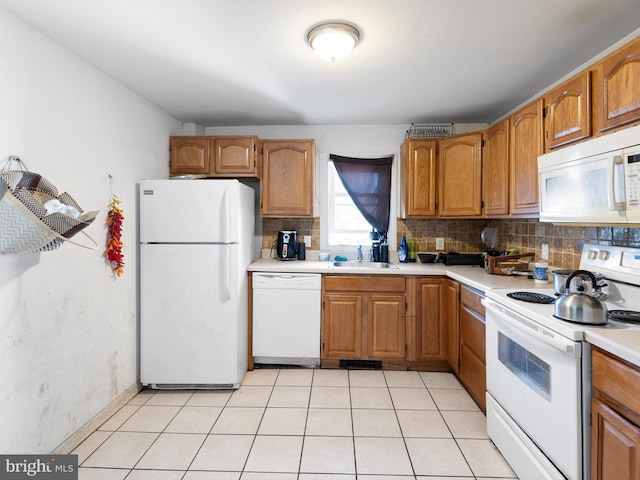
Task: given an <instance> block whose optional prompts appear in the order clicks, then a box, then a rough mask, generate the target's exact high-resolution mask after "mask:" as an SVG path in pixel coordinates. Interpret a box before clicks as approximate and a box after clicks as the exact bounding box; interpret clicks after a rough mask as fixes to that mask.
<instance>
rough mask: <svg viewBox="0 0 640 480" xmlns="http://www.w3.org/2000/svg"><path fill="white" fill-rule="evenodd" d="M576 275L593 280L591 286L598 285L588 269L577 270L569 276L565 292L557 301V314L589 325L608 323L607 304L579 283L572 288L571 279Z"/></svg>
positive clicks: (556, 315)
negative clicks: (586, 290) (588, 292)
mask: <svg viewBox="0 0 640 480" xmlns="http://www.w3.org/2000/svg"><path fill="white" fill-rule="evenodd" d="M574 277H582V278H587V279H588V280H590V281H591V288H593V287H594V286H595V285H596V277H595V276H594V275H593V273H591V272H589V271H587V270H576V271H575V272H573V273H572V274H571V275H569V276H568V277H567V281H566V283H565V292H566V293H565V294H564V295H561V296H560V297H559V298H558V299H557V300H556V301H555V314H554V315H553V316H554V317H556V318H559V319H560V320H567V321H569V322H576V323H585V324H589V325H604V324H605V323H607V315H608V311H607V306H606V305H605V303H604V302H603V301H602V300H600V299H599V298H597V297H594V296H592V295H589V294H587V293H585V292H584V290H585V288H584V286H582V285H578V286H577V287H575V289H572V288H571V280H572V279H573V278H574Z"/></svg>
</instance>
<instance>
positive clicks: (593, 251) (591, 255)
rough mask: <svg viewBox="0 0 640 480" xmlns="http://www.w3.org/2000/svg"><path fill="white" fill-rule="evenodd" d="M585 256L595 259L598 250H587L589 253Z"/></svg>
mask: <svg viewBox="0 0 640 480" xmlns="http://www.w3.org/2000/svg"><path fill="white" fill-rule="evenodd" d="M587 258H588V259H589V260H595V259H596V258H598V251H597V250H589V253H587Z"/></svg>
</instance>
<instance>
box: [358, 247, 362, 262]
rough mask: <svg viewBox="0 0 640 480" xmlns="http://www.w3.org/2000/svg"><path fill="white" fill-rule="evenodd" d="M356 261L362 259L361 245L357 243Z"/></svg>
mask: <svg viewBox="0 0 640 480" xmlns="http://www.w3.org/2000/svg"><path fill="white" fill-rule="evenodd" d="M357 258H358V261H359V262H361V261H362V245H358V257H357Z"/></svg>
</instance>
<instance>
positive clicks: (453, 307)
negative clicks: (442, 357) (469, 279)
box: [443, 279, 460, 373]
mask: <svg viewBox="0 0 640 480" xmlns="http://www.w3.org/2000/svg"><path fill="white" fill-rule="evenodd" d="M446 282H447V283H446V284H445V291H444V309H443V310H444V312H443V313H444V315H443V316H444V323H445V329H446V334H447V335H446V337H447V363H448V364H449V366H450V367H451V369H452V370H453V371H454V372H455V373H459V372H460V344H459V342H460V321H459V319H460V311H459V310H460V284H459V283H458V282H454V281H453V280H449V279H447V280H446Z"/></svg>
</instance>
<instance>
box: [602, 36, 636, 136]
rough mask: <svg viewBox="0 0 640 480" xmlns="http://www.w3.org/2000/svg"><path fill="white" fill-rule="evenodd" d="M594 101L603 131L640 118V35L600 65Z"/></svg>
mask: <svg viewBox="0 0 640 480" xmlns="http://www.w3.org/2000/svg"><path fill="white" fill-rule="evenodd" d="M594 103H595V106H596V108H595V110H596V122H597V127H598V131H599V132H604V131H607V130H609V129H611V128H615V127H619V126H621V125H625V124H627V123H630V122H635V121H638V120H640V38H638V39H636V40H634V41H633V42H631V43H630V44H628V45H626V46H624V47H622V48H621V49H620V50H617V51H615V52H614V53H612V54H611V55H609V56H607V57H606V58H605V59H604V60H602V62H600V63H599V64H598V65H597V68H596V80H595V89H594Z"/></svg>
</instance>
